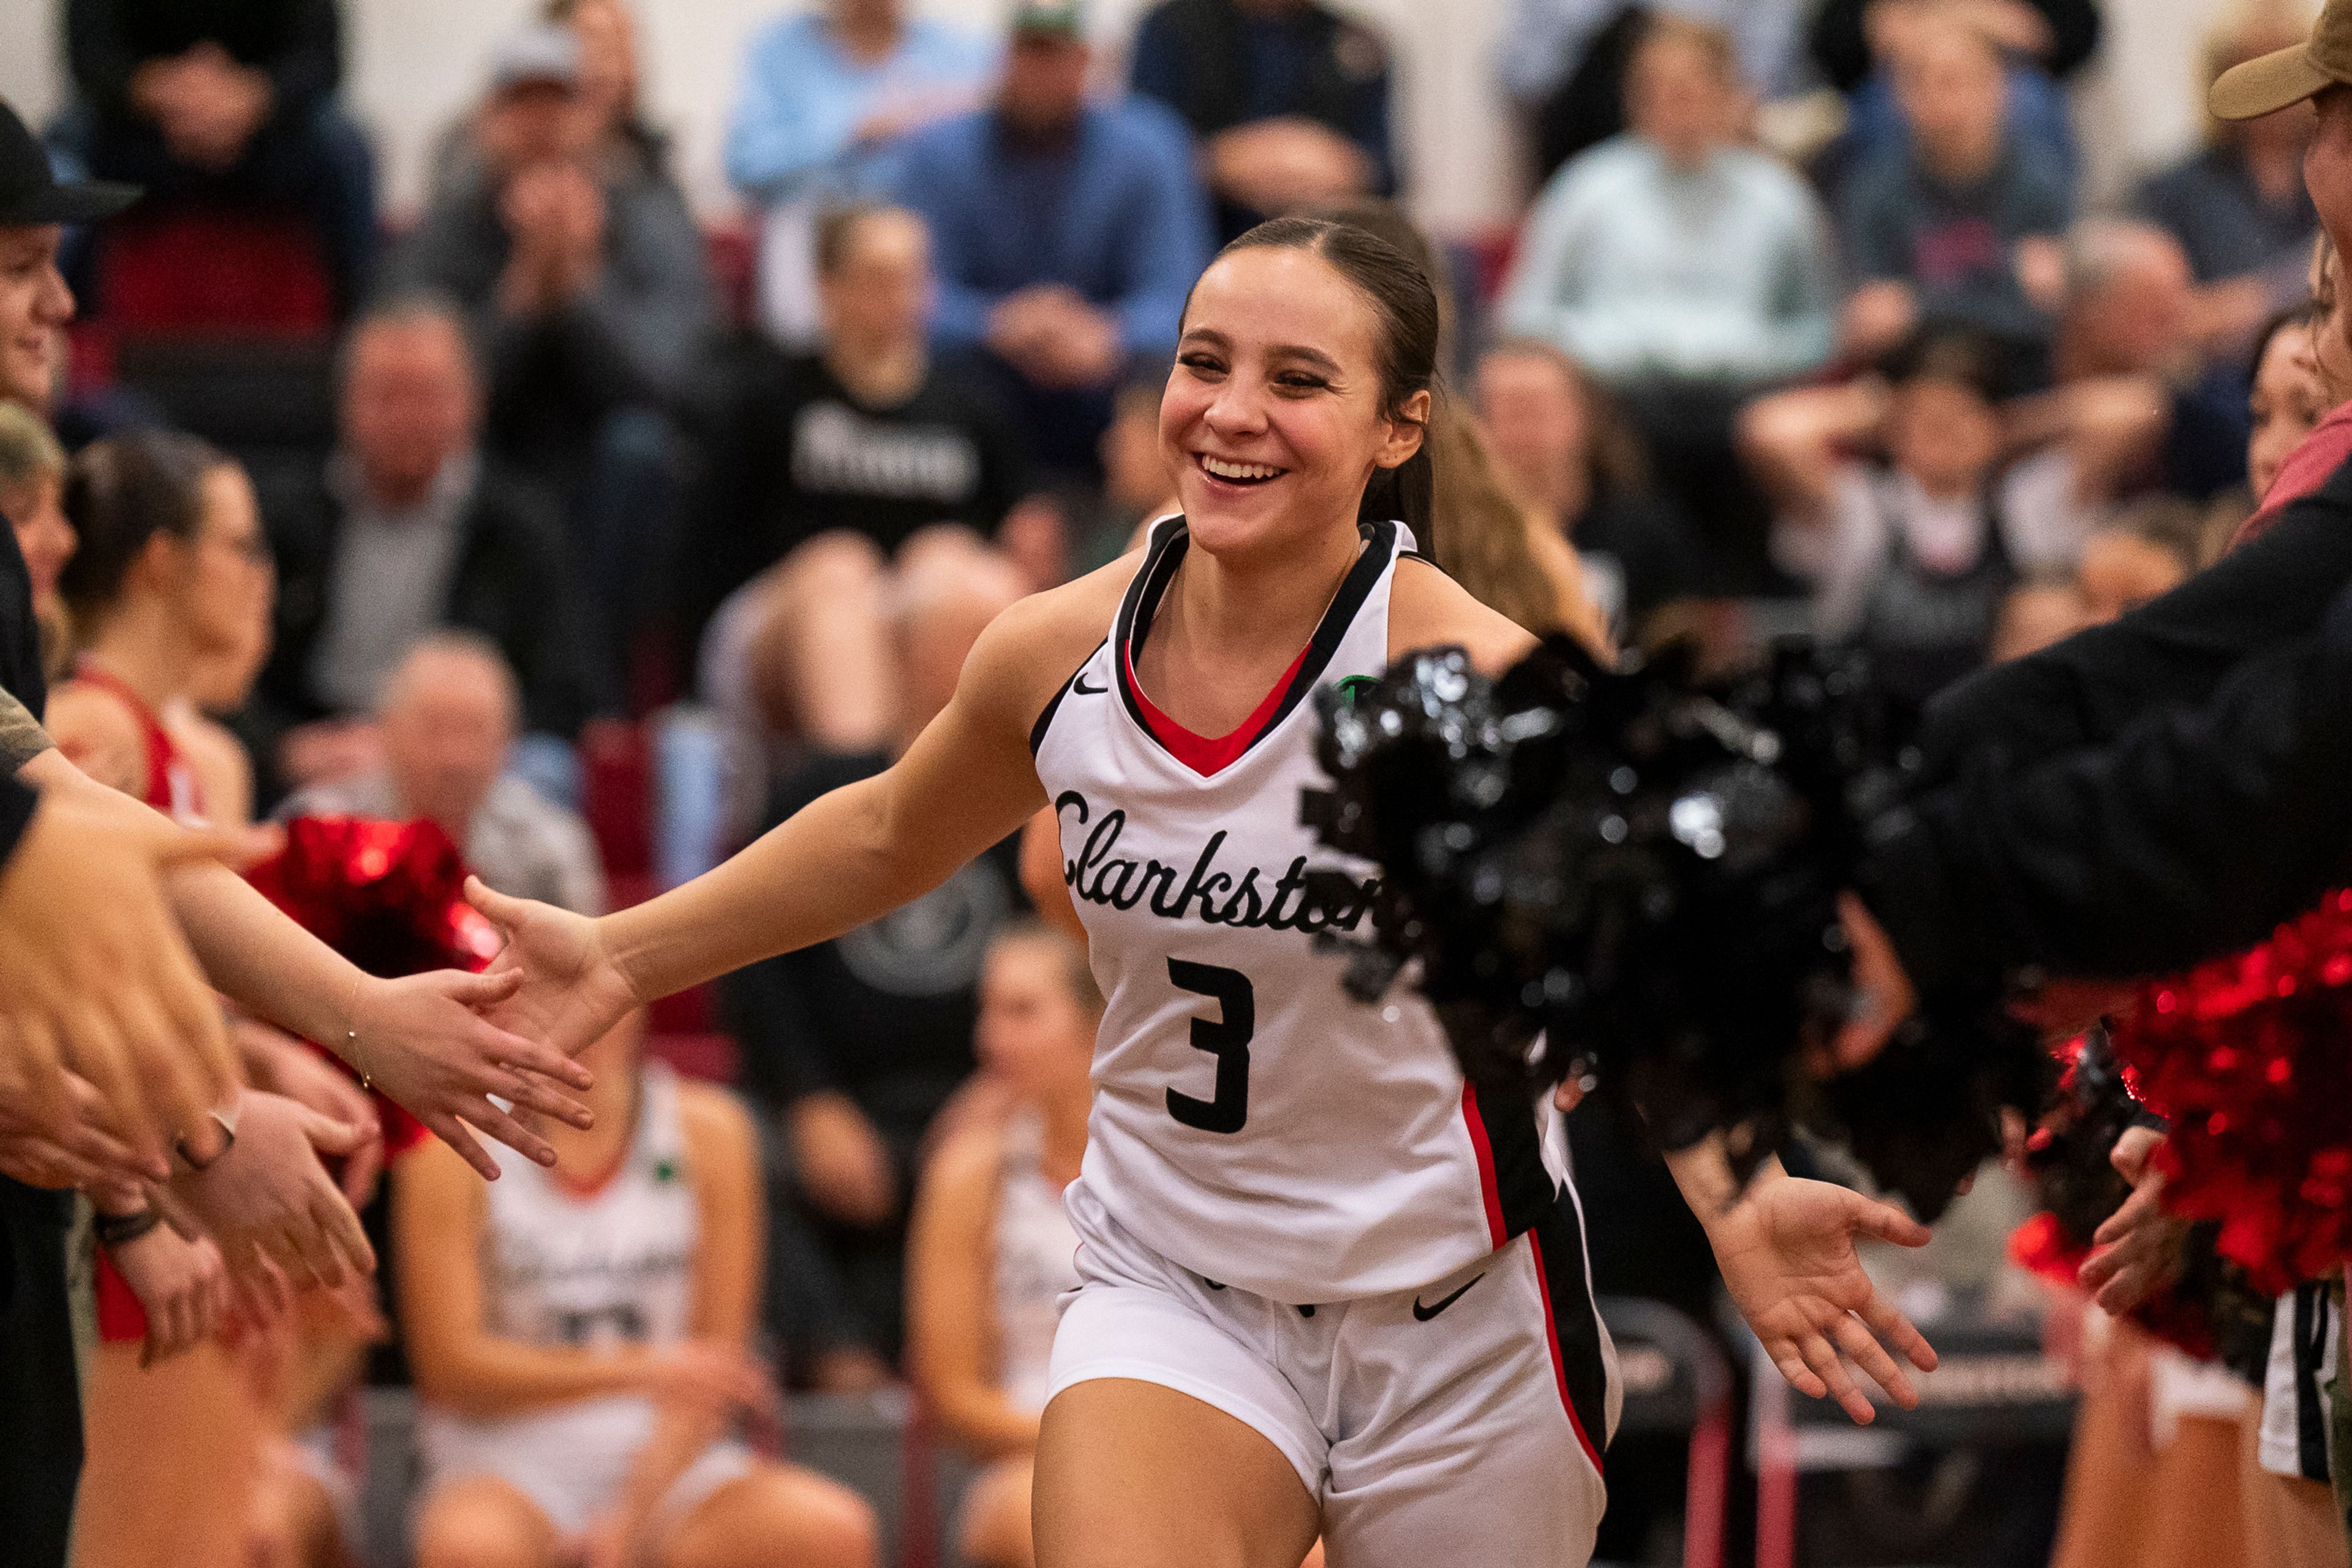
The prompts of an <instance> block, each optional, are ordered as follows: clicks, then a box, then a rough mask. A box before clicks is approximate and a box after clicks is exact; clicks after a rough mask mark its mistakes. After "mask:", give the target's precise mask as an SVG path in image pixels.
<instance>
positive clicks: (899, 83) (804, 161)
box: [726, 0, 997, 348]
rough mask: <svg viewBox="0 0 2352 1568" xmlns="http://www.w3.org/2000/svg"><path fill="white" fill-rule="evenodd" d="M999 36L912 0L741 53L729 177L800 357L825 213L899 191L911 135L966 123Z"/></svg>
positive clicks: (851, 2)
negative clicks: (958, 120) (921, 11)
mask: <svg viewBox="0 0 2352 1568" xmlns="http://www.w3.org/2000/svg"><path fill="white" fill-rule="evenodd" d="M996 58H997V50H996V46H995V45H994V44H993V43H992V41H991V40H989V39H986V38H983V37H980V36H979V35H977V34H975V33H971V32H967V31H965V30H964V29H963V28H961V27H958V26H950V24H948V23H946V22H942V21H939V20H937V19H936V18H933V17H929V16H908V15H907V5H906V4H905V0H827V3H826V4H824V5H813V6H810V7H809V8H807V9H805V10H797V9H796V10H794V11H793V12H792V13H790V14H788V15H786V16H780V17H778V18H777V19H776V20H775V21H773V22H771V23H769V24H768V25H767V26H765V27H763V28H761V30H760V32H759V33H758V35H757V36H755V37H753V38H752V39H751V44H750V46H749V47H748V48H747V49H746V50H745V52H744V58H743V74H742V78H741V81H740V86H739V87H738V88H737V89H736V95H735V108H734V111H733V112H732V114H730V117H729V119H728V124H727V148H726V157H727V179H728V182H729V184H732V185H733V186H734V187H735V189H736V191H737V192H738V193H739V194H740V195H742V197H743V198H744V200H745V201H747V202H748V203H750V204H751V205H752V206H753V207H754V208H755V209H756V210H757V212H758V214H759V217H760V230H761V232H760V321H761V325H762V326H764V327H765V328H766V329H767V331H768V332H769V333H770V335H771V336H772V337H774V338H776V339H777V340H778V341H780V342H783V343H785V344H786V345H788V346H790V347H794V348H798V347H801V346H803V345H804V344H805V343H807V342H810V341H811V340H813V339H814V338H815V336H816V335H817V331H818V327H819V321H818V310H819V300H818V294H817V286H816V284H817V280H816V273H815V270H814V247H813V239H814V228H815V225H816V219H817V216H818V214H819V213H820V212H822V211H823V210H824V208H826V207H827V206H832V205H843V204H846V203H854V202H860V201H870V200H874V199H877V198H879V197H883V196H886V195H888V194H889V193H890V192H891V191H893V190H894V189H896V188H897V184H898V159H899V155H900V153H901V151H902V150H903V147H904V144H905V142H906V139H907V137H908V134H909V133H911V132H914V131H916V130H918V129H919V128H920V127H922V126H924V125H927V124H929V123H930V122H931V121H935V120H938V119H940V118H942V117H944V116H947V115H951V114H962V113H965V112H968V111H969V110H971V109H972V108H974V107H975V106H976V105H977V104H978V103H979V102H980V101H981V100H982V97H983V96H984V95H985V93H986V90H987V87H988V82H989V79H990V77H991V76H992V73H993V71H994V69H995V67H996Z"/></svg>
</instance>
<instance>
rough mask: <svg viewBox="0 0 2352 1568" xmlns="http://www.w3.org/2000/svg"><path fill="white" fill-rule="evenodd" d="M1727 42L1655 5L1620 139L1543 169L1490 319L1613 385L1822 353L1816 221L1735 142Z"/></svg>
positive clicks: (1821, 247)
mask: <svg viewBox="0 0 2352 1568" xmlns="http://www.w3.org/2000/svg"><path fill="white" fill-rule="evenodd" d="M1737 69H1738V68H1737V64H1736V62H1735V60H1734V58H1733V56H1732V52H1731V40H1730V38H1729V37H1727V35H1725V34H1724V33H1722V32H1720V31H1718V30H1717V29H1716V28H1713V27H1707V26H1701V25H1699V24H1696V23H1692V22H1685V21H1681V20H1679V19H1675V18H1668V19H1665V20H1662V21H1659V22H1657V23H1656V24H1654V26H1651V27H1650V28H1649V30H1648V31H1647V32H1646V33H1645V34H1644V36H1643V40H1642V43H1641V45H1640V47H1638V48H1637V49H1636V51H1635V53H1634V55H1633V64H1632V67H1631V70H1630V74H1629V76H1628V78H1627V83H1626V100H1627V119H1628V121H1629V123H1630V127H1631V129H1630V130H1629V131H1628V132H1627V133H1626V134H1625V135H1623V136H1621V137H1618V138H1616V139H1615V140H1613V141H1611V142H1606V143H1603V144H1602V145H1601V146H1599V147H1595V148H1593V149H1592V150H1591V152H1589V153H1583V154H1582V155H1580V157H1578V158H1576V159H1575V160H1574V161H1573V162H1571V163H1569V164H1568V165H1567V167H1565V168H1563V169H1562V170H1560V172H1559V174H1557V175H1555V176H1554V177H1553V179H1552V181H1551V183H1550V184H1549V185H1547V186H1546V187H1545V188H1544V192H1543V195H1542V196H1541V197H1540V198H1538V201H1537V203H1536V206H1535V210H1534V211H1533V213H1532V214H1530V215H1529V216H1528V225H1527V228H1526V231H1525V233H1524V234H1523V235H1522V237H1521V238H1520V242H1519V250H1518V257H1517V261H1516V262H1515V263H1514V265H1513V268H1512V272H1511V277H1510V279H1509V281H1508V282H1507V284H1506V285H1505V287H1504V291H1503V299H1502V303H1501V306H1500V316H1501V321H1502V324H1503V328H1504V330H1505V331H1509V332H1512V333H1515V334H1517V335H1519V336H1522V337H1530V338H1538V339H1542V340H1543V341H1545V342H1552V343H1557V344H1558V345H1559V347H1560V348H1561V349H1562V350H1564V351H1566V352H1567V353H1569V354H1570V356H1571V357H1572V358H1574V359H1575V360H1576V361H1577V362H1578V363H1580V364H1582V365H1584V366H1586V367H1587V368H1589V369H1590V370H1591V371H1592V372H1593V373H1594V374H1598V375H1600V376H1601V377H1603V378H1604V379H1606V380H1609V381H1612V382H1625V381H1634V380H1640V379H1643V378H1648V377H1661V376H1662V377H1668V378H1674V379H1686V380H1704V381H1714V382H1721V383H1726V384H1734V385H1742V384H1751V383H1754V382H1759V381H1766V380H1770V379H1773V378H1775V377H1780V376H1786V375H1790V374H1797V373H1799V372H1802V371H1807V370H1811V369H1812V368H1814V367H1815V366H1817V365H1819V364H1821V363H1822V361H1824V360H1826V359H1827V358H1828V357H1829V353H1830V347H1831V340H1832V334H1833V331H1834V321H1833V312H1834V309H1835V301H1834V289H1835V283H1834V281H1833V277H1832V267H1833V263H1832V258H1831V252H1830V242H1829V234H1828V226H1827V224H1826V222H1825V221H1824V218H1823V215H1822V210H1821V207H1820V205H1819V204H1818V203H1817V202H1816V201H1815V200H1814V199H1813V195H1812V193H1811V191H1810V190H1808V189H1807V188H1806V186H1805V184H1804V182H1802V181H1801V180H1800V179H1798V178H1797V176H1796V175H1794V174H1790V172H1789V171H1788V170H1787V169H1785V168H1783V167H1781V165H1780V164H1779V163H1776V162H1775V161H1773V160H1772V159H1771V158H1769V157H1768V156H1766V155H1765V154H1763V153H1757V152H1753V151H1751V150H1749V149H1748V148H1745V147H1740V146H1738V145H1735V144H1734V141H1733V138H1734V137H1735V135H1736V134H1737V131H1738V127H1737V124H1736V115H1737V112H1738V106H1739V101H1740V99H1739V86H1738V75H1737Z"/></svg>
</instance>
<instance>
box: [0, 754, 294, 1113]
mask: <svg viewBox="0 0 2352 1568" xmlns="http://www.w3.org/2000/svg"><path fill="white" fill-rule="evenodd" d="M267 842H268V841H267V838H266V837H263V838H257V837H254V836H251V835H242V834H224V833H190V832H187V831H185V830H184V829H182V828H179V827H175V826H173V825H172V824H171V823H170V822H169V821H167V820H166V819H164V818H163V817H162V816H155V817H153V818H152V819H151V820H149V821H145V822H140V823H126V822H125V821H124V820H123V819H122V818H121V816H117V815H113V814H108V813H100V812H97V811H94V810H92V809H91V808H90V806H89V805H87V804H85V803H84V802H81V801H79V800H75V799H72V798H69V797H66V796H62V795H59V794H58V792H57V791H54V790H51V791H47V792H45V793H44V795H43V798H42V800H41V802H40V804H39V805H38V806H37V807H36V808H35V810H34V813H33V818H32V821H31V822H30V824H29V825H27V826H26V829H25V832H24V834H23V836H22V837H19V838H18V840H17V842H16V852H15V853H14V854H13V855H11V856H10V857H9V858H8V861H7V864H6V866H5V868H0V975H5V976H6V977H7V984H5V986H0V1029H5V1036H6V1038H7V1041H8V1042H9V1043H8V1045H7V1046H6V1047H5V1048H6V1049H8V1050H9V1051H12V1052H15V1053H17V1054H18V1055H19V1057H20V1061H19V1063H18V1065H17V1068H16V1073H17V1074H18V1076H19V1077H20V1078H21V1080H22V1086H21V1092H22V1095H23V1096H24V1097H25V1098H23V1099H22V1100H20V1103H21V1104H23V1105H25V1106H26V1107H28V1108H30V1109H33V1110H36V1111H37V1113H39V1114H42V1115H45V1116H48V1117H53V1118H61V1117H63V1116H65V1115H67V1114H68V1106H69V1103H70V1101H71V1099H72V1096H71V1093H70V1091H69V1090H68V1088H67V1086H66V1083H65V1079H64V1076H63V1075H64V1074H66V1073H67V1072H71V1073H73V1074H75V1075H77V1076H79V1078H81V1079H83V1080H85V1081H86V1082H88V1083H89V1085H90V1086H91V1087H92V1088H93V1089H96V1090H97V1092H98V1095H99V1097H100V1100H101V1101H102V1102H103V1103H104V1106H105V1110H106V1114H105V1118H104V1120H105V1122H106V1124H107V1125H108V1127H109V1128H110V1130H111V1131H113V1132H114V1133H115V1134H116V1135H117V1136H118V1137H120V1138H121V1139H122V1140H124V1141H125V1142H129V1143H130V1144H131V1146H132V1148H133V1149H135V1150H136V1151H138V1152H140V1153H141V1154H142V1156H148V1157H153V1158H161V1157H162V1156H163V1154H164V1153H165V1152H168V1151H169V1150H170V1149H171V1147H172V1144H173V1142H174V1140H176V1139H177V1138H178V1137H180V1136H181V1135H182V1134H184V1133H185V1132H187V1131H189V1130H190V1129H192V1128H194V1127H195V1126H196V1124H197V1123H198V1122H200V1121H203V1119H204V1117H205V1111H206V1110H207V1109H208V1108H210V1107H212V1106H215V1105H218V1104H220V1103H222V1102H223V1101H224V1100H227V1099H228V1098H229V1097H230V1096H231V1095H233V1094H235V1093H236V1090H237V1089H238V1088H239V1087H240V1086H241V1085H242V1083H243V1081H244V1080H243V1079H242V1077H241V1076H240V1075H239V1073H238V1070H237V1061H236V1052H235V1051H234V1050H233V1049H232V1048H231V1047H230V1045H229V1039H228V1030H227V1028H226V1026H225V1025H224V1024H223V1022H222V1019H221V1011H220V1005H219V1004H218V1003H217V1002H216V1001H215V999H214V996H213V994H212V991H211V990H210V988H209V987H207V986H206V985H205V978H204V974H203V973H202V972H201V971H200V970H199V969H198V968H197V967H196V961H195V958H194V955H193V954H192V953H190V952H189V951H188V945H187V942H186V941H185V939H184V937H183V936H182V935H181V932H180V928H179V926H178V925H177V924H176V923H175V922H174V921H173V918H172V913H171V910H170V908H169V906H168V905H167V904H166V902H165V900H164V894H163V873H164V872H166V871H167V870H169V869H171V868H173V867H174V866H178V865H182V864H184V863H186V862H188V861H191V860H200V859H221V860H229V861H232V862H235V861H241V860H243V859H246V858H250V857H251V855H252V854H253V853H255V852H256V851H257V850H258V849H263V848H266V847H267Z"/></svg>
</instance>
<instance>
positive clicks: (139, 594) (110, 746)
mask: <svg viewBox="0 0 2352 1568" xmlns="http://www.w3.org/2000/svg"><path fill="white" fill-rule="evenodd" d="M64 509H65V514H66V520H67V521H68V523H69V524H70V525H71V527H72V528H73V531H74V533H75V535H76V536H77V538H78V539H79V547H78V548H77V549H76V550H75V552H74V553H73V556H72V558H71V559H70V560H68V562H67V563H66V565H65V570H64V572H63V574H62V575H61V576H60V577H59V579H58V586H59V588H60V589H61V591H62V592H63V595H64V597H65V602H66V605H67V607H68V609H69V610H70V611H71V612H72V615H73V619H74V626H75V637H76V642H77V646H78V648H79V654H78V657H77V658H76V659H75V662H74V665H73V673H72V676H71V678H70V679H68V680H67V681H65V682H64V683H63V684H62V685H60V686H58V688H57V689H55V690H54V691H52V692H51V693H50V694H49V708H48V714H47V725H48V729H49V732H50V734H51V735H52V736H53V737H54V738H55V739H56V741H57V742H58V750H60V751H62V752H64V753H65V754H66V756H67V757H68V760H70V761H72V762H73V763H75V764H76V765H78V766H79V767H80V769H81V770H82V771H83V772H84V773H89V775H90V776H91V777H92V778H95V779H97V780H98V781H99V782H100V784H108V785H110V786H111V787H113V788H115V789H119V790H121V792H122V793H123V794H125V795H132V796H135V797H136V798H138V799H140V800H143V801H145V802H146V803H147V804H148V805H152V806H153V807H155V809H156V810H158V811H162V812H165V813H167V814H169V815H171V816H175V817H178V818H179V819H181V820H182V821H184V822H197V821H203V820H207V819H208V816H209V814H208V806H207V802H206V801H205V799H204V797H203V796H202V795H201V793H200V791H199V787H198V784H197V779H196V773H195V772H194V769H193V768H192V767H191V766H190V765H189V763H188V760H187V758H186V757H185V756H184V755H183V754H182V752H181V751H180V749H179V747H178V746H177V745H176V744H175V743H174V742H173V736H172V734H171V732H170V731H168V730H167V729H166V728H165V726H164V723H163V711H164V710H165V709H166V708H167V707H168V706H169V705H171V704H172V703H173V700H175V699H184V698H186V697H187V696H188V693H189V685H188V683H189V681H190V680H191V679H192V678H193V677H194V674H195V673H196V671H197V669H198V668H199V665H200V663H201V661H202V660H204V659H205V657H206V656H208V655H213V654H218V653H224V652H228V653H234V652H236V651H238V650H239V649H241V648H242V647H246V646H247V645H248V644H249V642H250V640H251V637H252V635H253V632H252V628H253V626H255V625H257V624H259V625H267V624H268V618H269V604H270V593H271V577H270V572H269V549H268V542H267V540H266V538H265V536H264V535H263V533H262V529H261V518H260V514H259V512H258V511H257V510H256V508H255V505H254V500H253V487H252V485H251V484H250V483H249V482H248V481H247V479H246V477H245V470H244V469H242V468H239V467H237V465H236V463H234V462H232V461H231V460H229V458H226V457H225V456H223V455H222V454H221V453H220V452H218V451H216V450H215V449H214V448H213V447H209V446H207V445H205V443H204V442H202V441H199V440H197V439H196V438H195V437H193V436H183V435H180V434H177V433H176V432H170V431H160V430H151V431H137V432H134V433H132V434H130V435H126V436H116V437H110V438H109V439H107V440H104V441H99V442H95V443H93V444H92V445H90V446H89V447H85V448H83V450H82V452H81V454H80V455H79V457H77V458H75V459H74V462H73V465H72V467H71V468H69V469H68V474H67V481H66V488H65V494H64Z"/></svg>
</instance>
